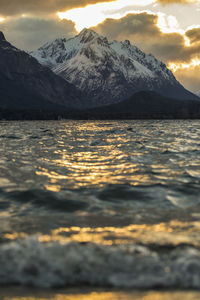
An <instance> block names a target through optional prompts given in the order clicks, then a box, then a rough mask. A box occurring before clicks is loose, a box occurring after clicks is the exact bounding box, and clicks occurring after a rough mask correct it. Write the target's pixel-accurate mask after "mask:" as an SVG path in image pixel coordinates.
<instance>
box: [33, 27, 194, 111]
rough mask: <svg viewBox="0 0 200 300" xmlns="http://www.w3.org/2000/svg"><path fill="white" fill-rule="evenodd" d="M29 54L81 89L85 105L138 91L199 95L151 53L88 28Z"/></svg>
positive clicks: (117, 99) (186, 96)
mask: <svg viewBox="0 0 200 300" xmlns="http://www.w3.org/2000/svg"><path fill="white" fill-rule="evenodd" d="M30 54H31V55H32V56H33V57H35V58H36V59H37V60H38V61H39V62H40V63H41V64H43V65H45V66H47V67H50V68H51V69H52V70H53V71H54V72H55V73H56V74H58V75H60V76H62V77H63V78H64V79H65V80H66V81H68V82H70V83H72V84H74V85H75V86H76V87H77V88H79V89H80V90H81V91H82V92H84V93H85V94H86V95H87V104H88V106H102V105H108V104H112V103H117V102H120V101H122V100H124V99H127V98H128V97H130V96H132V95H133V94H134V93H136V92H139V91H155V92H158V93H160V94H161V95H164V96H166V97H170V98H176V99H197V98H198V97H197V96H196V95H194V94H192V93H191V92H189V91H187V90H186V89H185V88H184V87H183V86H182V85H181V84H180V83H179V82H178V81H177V80H176V78H175V77H174V75H173V73H172V72H171V71H170V70H169V69H168V68H167V67H166V65H165V64H164V63H162V62H161V61H159V60H157V59H156V58H155V57H154V56H153V55H151V54H145V53H144V52H142V51H141V50H140V49H139V48H137V47H136V46H133V45H131V43H130V42H129V41H124V42H117V41H112V42H110V41H108V40H107V38H105V37H102V36H100V35H98V34H97V33H96V32H94V31H93V30H90V29H84V30H83V31H81V32H80V34H79V35H77V36H75V37H74V38H72V39H69V40H66V39H57V40H55V41H54V42H53V43H47V44H45V45H44V46H43V47H41V48H40V49H38V50H37V51H35V52H31V53H30Z"/></svg>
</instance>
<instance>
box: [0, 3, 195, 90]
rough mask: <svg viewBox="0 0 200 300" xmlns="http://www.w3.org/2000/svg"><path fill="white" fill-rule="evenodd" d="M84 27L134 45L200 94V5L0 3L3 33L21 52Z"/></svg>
mask: <svg viewBox="0 0 200 300" xmlns="http://www.w3.org/2000/svg"><path fill="white" fill-rule="evenodd" d="M85 27H87V28H92V29H94V30H95V31H97V32H98V33H99V34H101V35H104V36H107V37H108V39H110V40H114V39H115V40H119V41H124V40H130V41H131V43H132V44H134V45H136V46H138V47H139V48H140V49H141V50H143V51H145V52H146V53H152V54H153V55H154V56H155V57H157V58H158V59H160V60H162V61H163V62H165V63H166V65H167V66H168V67H169V68H170V69H171V70H172V71H173V72H174V74H175V76H176V78H177V79H178V80H179V81H180V82H181V83H182V84H183V85H184V86H185V87H186V88H188V89H190V90H191V91H193V92H200V0H179V1H178V0H108V1H105V0H104V1H102V0H0V30H1V31H3V32H4V34H5V35H6V38H7V40H8V41H10V42H11V43H12V44H14V45H15V46H17V47H18V48H20V49H23V50H29V51H30V50H35V49H37V48H38V47H40V46H42V45H43V44H45V43H46V42H49V41H53V40H54V39H56V38H59V37H67V38H70V37H72V36H74V35H76V34H77V33H78V32H79V31H81V30H82V29H83V28H85Z"/></svg>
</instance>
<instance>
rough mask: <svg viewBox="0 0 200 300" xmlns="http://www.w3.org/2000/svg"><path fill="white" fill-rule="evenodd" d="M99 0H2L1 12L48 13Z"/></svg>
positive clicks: (10, 13)
mask: <svg viewBox="0 0 200 300" xmlns="http://www.w3.org/2000/svg"><path fill="white" fill-rule="evenodd" d="M108 1H109V0H108ZM108 1H107V2H108ZM110 1H111V0H110ZM97 2H102V0H0V9H1V11H0V13H1V15H3V16H13V15H20V14H26V13H27V14H45V15H47V14H52V13H54V14H55V13H56V12H57V11H60V10H62V11H65V10H67V9H71V8H75V7H84V6H86V5H87V4H95V3H97Z"/></svg>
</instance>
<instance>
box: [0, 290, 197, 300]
mask: <svg viewBox="0 0 200 300" xmlns="http://www.w3.org/2000/svg"><path fill="white" fill-rule="evenodd" d="M79 290H80V288H79ZM21 294H22V295H21V296H17V297H15V296H5V297H3V298H1V299H2V300H35V299H37V300H47V299H49V300H180V299H184V300H198V299H200V292H197V291H196V292H195V291H171V292H165V291H150V292H139V291H123V292H120V291H112V292H109V291H107V292H102V291H99V292H98V291H96V292H87V293H86V292H84V291H83V292H81V291H80V292H72V293H70V292H66V294H64V293H55V292H48V291H46V292H42V291H41V292H40V293H39V292H38V293H37V292H35V293H34V297H33V296H23V294H24V293H23V292H21ZM0 296H1V293H0Z"/></svg>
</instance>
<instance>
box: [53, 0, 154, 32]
mask: <svg viewBox="0 0 200 300" xmlns="http://www.w3.org/2000/svg"><path fill="white" fill-rule="evenodd" d="M154 2H156V0H117V1H112V2H103V3H97V4H92V5H87V6H86V7H81V8H75V9H71V10H68V11H66V12H58V16H59V18H60V19H62V20H63V19H67V20H70V21H72V22H74V23H75V26H76V30H77V31H81V30H82V29H83V28H89V27H93V26H96V25H98V24H99V23H102V22H103V21H105V20H106V19H107V18H112V19H120V18H122V17H124V16H126V15H127V14H128V13H130V12H132V10H133V8H134V6H140V7H144V6H146V5H150V4H152V3H154Z"/></svg>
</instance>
